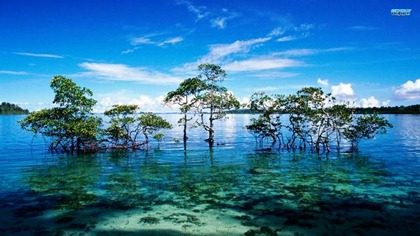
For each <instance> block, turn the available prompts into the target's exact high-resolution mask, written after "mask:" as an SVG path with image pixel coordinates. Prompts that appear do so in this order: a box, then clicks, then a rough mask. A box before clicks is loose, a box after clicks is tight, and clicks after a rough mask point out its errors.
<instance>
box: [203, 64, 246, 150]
mask: <svg viewBox="0 0 420 236" xmlns="http://www.w3.org/2000/svg"><path fill="white" fill-rule="evenodd" d="M198 69H199V71H200V74H199V75H198V78H200V79H201V80H202V81H203V83H204V84H205V86H204V89H203V90H202V91H201V93H200V94H198V95H197V97H196V101H197V103H196V104H197V111H198V113H199V115H200V120H199V121H197V125H198V126H202V127H203V128H204V129H205V130H206V131H207V132H208V133H209V137H208V139H207V141H208V142H209V146H210V148H212V147H213V145H214V121H215V120H218V119H222V118H224V117H225V116H226V110H230V109H238V108H239V107H240V103H239V101H238V100H237V99H236V97H235V96H234V95H233V94H232V93H231V92H229V91H228V90H227V88H226V87H223V86H221V85H219V83H221V82H222V81H223V80H224V79H225V77H226V72H225V71H224V70H223V69H221V68H220V66H217V65H213V64H201V65H199V66H198ZM205 114H207V115H208V119H207V121H205V117H204V115H205Z"/></svg>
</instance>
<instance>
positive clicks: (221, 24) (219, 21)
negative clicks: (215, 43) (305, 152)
mask: <svg viewBox="0 0 420 236" xmlns="http://www.w3.org/2000/svg"><path fill="white" fill-rule="evenodd" d="M226 20H227V18H226V17H219V18H216V19H213V20H211V26H212V27H216V28H219V29H224V28H226Z"/></svg>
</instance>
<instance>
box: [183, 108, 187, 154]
mask: <svg viewBox="0 0 420 236" xmlns="http://www.w3.org/2000/svg"><path fill="white" fill-rule="evenodd" d="M187 139H188V137H187V113H185V114H184V137H183V141H184V151H186V150H187Z"/></svg>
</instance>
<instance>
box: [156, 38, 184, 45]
mask: <svg viewBox="0 0 420 236" xmlns="http://www.w3.org/2000/svg"><path fill="white" fill-rule="evenodd" d="M182 41H184V38H182V37H174V38H170V39H166V40H164V41H162V42H160V43H158V44H157V45H158V46H165V45H166V44H172V45H175V44H177V43H179V42H182Z"/></svg>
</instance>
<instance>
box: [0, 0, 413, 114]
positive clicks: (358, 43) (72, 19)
mask: <svg viewBox="0 0 420 236" xmlns="http://www.w3.org/2000/svg"><path fill="white" fill-rule="evenodd" d="M391 9H412V11H411V15H409V16H393V15H391ZM419 25H420V1H419V0H398V1H394V0H385V1H377V0H367V1H354V0H353V1H347V0H342V1H332V0H328V1H322V0H302V1H294V0H260V1H239V0H230V1H228V0H226V1H218V0H215V1H203V0H201V1H198V0H154V1H134V0H130V1H128V0H121V1H116V0H115V1H111V0H101V1H92V0H84V1H78V0H73V1H52V0H1V1H0V101H7V102H13V103H17V104H19V105H21V106H22V107H24V108H27V109H29V110H38V109H40V108H44V107H49V106H51V101H52V99H53V93H52V91H51V89H50V88H49V81H50V80H51V78H52V77H53V76H54V75H64V76H66V77H69V78H71V79H73V80H74V81H75V82H76V83H78V84H79V85H81V86H85V87H88V88H90V89H91V90H92V91H93V92H94V98H95V99H97V100H98V105H97V107H96V108H95V110H96V111H103V110H104V109H107V108H109V107H110V106H111V105H112V104H116V103H124V104H133V103H134V104H139V105H140V107H141V108H142V109H143V110H144V111H162V110H168V108H163V107H162V106H161V105H160V102H161V99H162V98H163V96H165V95H166V93H167V92H168V91H171V90H173V89H175V88H176V87H177V86H178V84H179V83H180V82H181V81H182V80H183V79H187V78H189V77H194V76H196V75H197V73H198V72H197V70H196V67H197V65H198V64H200V63H204V62H205V63H214V64H217V65H220V66H221V67H222V68H223V69H225V70H226V71H227V73H228V77H227V79H226V80H225V82H224V85H225V86H226V87H227V88H228V89H229V90H231V91H232V92H233V93H234V94H235V95H236V96H237V97H238V98H239V99H240V100H241V101H243V102H246V101H247V99H248V98H249V97H250V96H251V95H252V93H254V92H257V91H265V92H267V93H268V94H275V93H280V94H290V93H295V92H296V91H297V90H298V89H300V88H302V87H304V86H316V87H322V88H323V89H324V90H325V91H327V92H332V93H333V95H335V96H336V97H338V98H339V99H341V100H350V101H352V102H353V103H354V104H355V105H356V106H365V107H366V106H381V105H390V106H394V105H410V104H418V103H420V47H419V46H420V37H419V35H420V27H419Z"/></svg>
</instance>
